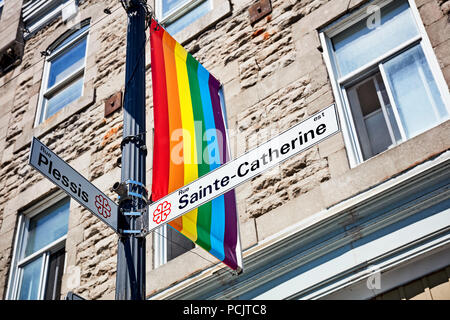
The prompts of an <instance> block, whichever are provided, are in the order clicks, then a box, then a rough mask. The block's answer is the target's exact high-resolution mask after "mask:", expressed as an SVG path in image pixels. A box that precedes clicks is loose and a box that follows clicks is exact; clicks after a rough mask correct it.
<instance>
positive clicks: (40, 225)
mask: <svg viewBox="0 0 450 320" xmlns="http://www.w3.org/2000/svg"><path fill="white" fill-rule="evenodd" d="M69 205H70V202H69V200H67V199H65V200H63V201H60V202H59V203H58V204H56V205H55V206H53V207H51V208H48V209H47V210H45V211H44V212H43V213H41V214H39V215H37V216H35V217H33V218H31V219H30V222H29V225H28V237H27V244H26V249H25V256H28V255H30V254H32V253H33V252H36V251H37V250H39V249H42V248H43V247H45V246H46V245H48V244H50V243H52V242H53V241H55V240H57V239H59V238H61V237H62V236H64V235H65V234H66V233H67V227H68V222H69Z"/></svg>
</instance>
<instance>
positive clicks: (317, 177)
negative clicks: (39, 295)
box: [0, 0, 450, 299]
mask: <svg viewBox="0 0 450 320" xmlns="http://www.w3.org/2000/svg"><path fill="white" fill-rule="evenodd" d="M222 1H228V2H229V4H230V8H231V13H230V14H227V15H226V16H224V17H222V18H220V19H219V20H218V21H216V22H215V23H212V24H211V25H209V26H208V27H207V28H206V29H202V30H201V32H199V33H198V36H196V37H194V38H192V39H190V40H187V41H183V39H179V40H180V41H182V42H183V45H184V46H185V47H186V48H187V49H188V50H189V51H190V52H191V53H192V54H193V55H194V56H195V57H196V58H197V59H198V60H199V61H200V62H201V63H202V64H203V65H204V66H205V67H206V68H207V69H208V70H210V71H211V72H212V73H213V74H214V75H215V76H216V78H218V79H220V81H221V82H222V83H223V85H224V91H225V99H226V105H227V116H228V119H227V122H228V126H229V129H230V132H229V134H230V143H231V149H232V155H233V157H237V156H239V155H241V154H243V153H244V152H246V151H248V150H249V149H251V148H254V147H255V146H257V145H258V144H260V143H262V142H264V141H266V140H268V139H269V138H270V137H273V136H276V135H277V134H279V133H281V132H283V131H284V130H286V129H288V128H289V127H291V126H292V125H294V124H295V123H298V122H299V121H301V120H303V119H305V118H307V117H309V116H311V115H313V114H315V113H316V112H318V111H320V110H321V109H323V108H325V107H327V106H329V105H330V104H332V103H334V97H333V93H332V89H331V83H330V80H329V77H328V72H327V69H326V66H325V62H324V59H323V56H322V52H321V50H322V48H321V45H320V41H319V36H318V32H317V30H318V28H320V27H322V26H324V25H326V24H327V23H330V22H332V21H333V20H335V19H337V18H339V17H340V16H342V15H344V14H345V13H347V12H349V11H350V10H352V9H354V8H357V7H358V6H359V5H361V4H363V3H365V2H366V1H364V0H346V1H342V0H329V1H326V0H301V1H294V0H273V1H272V7H273V10H272V13H271V14H270V15H269V16H267V17H265V18H264V19H262V20H260V21H258V22H256V23H255V24H254V25H252V24H250V20H249V16H248V7H249V6H250V5H251V4H252V3H253V2H254V1H250V0H222ZM416 3H417V6H418V9H419V12H420V15H421V17H422V19H423V21H424V25H425V29H426V30H427V32H428V35H429V38H430V41H431V43H432V46H433V49H434V51H435V53H436V56H437V59H438V61H439V64H440V67H441V69H442V71H443V74H444V77H445V79H446V81H447V83H449V81H450V73H449V72H450V67H449V65H450V61H449V57H450V52H449V51H450V50H449V41H450V32H443V30H448V28H449V10H448V8H449V3H450V1H443V0H417V1H416ZM105 7H108V8H110V10H111V11H112V14H111V15H106V14H104V12H103V9H104V8H105ZM86 18H90V19H91V29H90V35H89V43H88V54H87V61H86V70H85V95H84V96H83V98H81V99H80V100H79V101H77V103H76V104H74V105H72V104H71V105H70V106H68V107H66V108H65V109H64V110H63V111H62V112H60V113H59V114H57V115H55V116H54V117H52V118H50V119H48V120H47V121H46V122H44V124H42V125H40V126H38V127H36V128H34V126H33V124H34V118H35V114H36V109H37V105H38V97H39V91H40V87H41V78H42V72H43V68H44V58H43V57H41V55H40V52H41V51H43V50H45V49H46V47H47V46H48V45H49V44H50V43H51V42H52V41H54V40H55V39H56V38H57V37H58V36H59V35H61V34H62V33H63V32H64V31H66V30H67V29H68V28H69V27H70V24H71V23H72V24H75V23H77V22H80V21H83V20H84V19H86ZM71 23H68V24H65V23H63V22H61V21H60V19H59V20H57V21H55V22H53V23H52V24H50V25H49V26H47V27H46V28H44V29H42V30H41V31H39V32H38V33H37V34H36V35H35V36H34V37H32V38H31V39H29V40H28V41H27V42H26V44H25V52H24V58H23V62H22V64H21V65H20V66H18V67H17V68H15V69H14V70H12V71H10V72H9V73H8V74H6V75H5V76H3V77H1V78H0V106H1V107H0V151H1V153H0V297H1V298H5V293H6V286H7V281H8V276H9V267H10V264H11V258H12V251H13V243H14V237H15V233H16V228H17V222H18V215H19V214H20V212H21V211H22V210H23V209H25V208H27V207H28V206H30V205H31V204H33V203H35V202H36V201H37V200H40V199H43V198H45V196H46V195H48V194H49V193H51V192H54V191H56V188H55V187H54V186H53V185H52V184H51V183H50V182H48V181H47V180H46V179H45V178H43V177H42V176H41V175H40V174H39V173H37V172H36V171H35V170H33V169H32V168H31V167H30V166H29V165H28V164H27V161H28V153H29V148H30V141H31V137H32V136H33V135H35V136H38V137H39V138H40V139H41V140H42V141H43V143H45V144H46V145H48V146H49V147H50V148H51V149H52V150H54V152H55V153H57V154H58V155H60V156H61V157H62V158H63V159H64V160H66V161H68V162H69V163H70V164H71V165H72V166H73V167H74V168H76V169H77V170H78V171H80V172H81V173H82V174H83V175H85V177H86V178H87V179H88V180H90V181H91V182H93V183H94V184H95V185H96V186H97V187H99V188H100V189H101V190H103V191H104V192H105V193H106V194H107V195H109V196H111V198H113V199H115V195H113V194H112V192H111V191H110V190H109V189H110V187H111V186H112V184H113V183H114V182H116V181H119V180H120V168H119V167H118V165H117V163H116V159H117V158H118V157H119V156H120V141H121V135H122V113H121V112H116V113H114V114H113V115H112V116H110V117H107V118H105V117H104V101H105V99H107V98H109V97H110V96H111V95H113V94H115V93H116V92H117V91H119V90H121V91H122V92H123V90H124V77H125V71H124V70H125V50H126V47H125V46H126V15H125V14H124V12H123V9H122V8H121V6H120V4H118V2H117V1H114V0H108V1H104V2H102V3H99V2H98V1H94V0H89V1H84V2H82V4H81V6H80V11H79V14H78V16H77V17H76V18H75V21H73V22H71ZM175 38H177V36H175ZM149 49H150V45H149V43H147V44H146V57H147V74H148V76H147V82H146V84H147V147H148V149H149V156H148V159H147V172H148V175H147V184H148V187H149V188H150V183H151V174H152V167H151V166H152V139H153V135H152V127H153V104H152V91H151V90H152V86H151V69H150V68H151V66H150V62H149V56H150V55H149ZM449 135H450V126H449V124H448V122H446V123H444V124H442V125H440V126H438V127H436V128H434V129H432V130H430V131H429V132H427V133H425V134H423V135H420V136H418V137H416V138H414V139H412V141H409V142H407V143H405V144H403V145H402V146H401V147H400V148H394V149H393V150H390V151H388V152H385V153H383V154H382V155H380V156H377V157H375V158H374V159H372V160H370V161H367V162H366V163H364V164H363V165H361V166H359V167H357V168H353V169H351V168H350V166H349V162H348V159H347V153H346V149H345V145H344V140H343V136H342V134H341V133H340V134H337V135H335V136H333V137H332V138H330V139H328V140H326V141H324V142H322V143H320V144H319V145H317V146H314V147H312V148H310V149H309V150H307V151H306V152H303V153H302V154H300V155H298V156H295V157H293V158H291V159H290V160H288V161H286V162H285V163H283V164H281V165H280V166H278V167H275V168H273V169H272V170H270V171H268V172H266V173H264V174H262V175H261V176H259V177H256V178H254V179H252V180H251V181H249V182H247V183H245V184H244V185H242V186H239V188H238V189H237V192H236V194H237V197H238V201H237V202H238V214H239V219H240V224H241V241H242V247H243V249H244V252H245V250H246V249H248V248H251V247H253V246H256V245H257V244H258V242H259V241H261V240H264V239H267V238H268V237H270V236H272V235H273V234H276V233H277V232H280V231H281V230H283V229H284V228H287V227H289V226H291V225H293V224H295V223H298V222H299V221H301V220H302V219H304V218H306V217H309V216H311V215H312V214H314V213H316V212H318V211H320V210H322V209H324V208H327V207H330V206H332V205H335V204H336V203H339V202H340V201H342V200H344V199H348V198H349V197H351V196H353V195H355V194H357V193H359V192H361V191H363V190H366V189H368V188H370V187H371V186H373V185H376V184H378V183H380V182H382V181H385V180H386V179H388V178H389V177H391V176H393V175H395V174H398V173H400V172H402V171H404V170H407V169H408V168H410V167H411V166H412V165H415V164H418V163H420V162H423V161H426V159H428V158H429V157H431V156H433V155H436V154H439V153H442V152H443V151H445V150H447V149H448V148H450V145H449V143H450V142H449V141H448V139H445V138H443V137H448V136H449ZM430 140H433V141H435V143H432V144H430V143H429V144H426V141H430ZM417 143H419V144H420V145H421V146H422V147H421V148H413V146H414V145H416V144H417ZM405 152H407V153H408V158H407V159H405V155H404V153H405ZM368 173H369V174H368ZM152 241H153V235H152V234H151V235H149V236H148V237H147V251H148V254H147V293H148V294H149V295H151V294H153V293H156V292H158V291H160V290H162V289H164V288H167V287H169V286H171V285H173V284H175V283H178V282H180V281H181V280H183V279H185V278H187V277H190V276H192V275H194V274H196V273H198V272H199V271H201V270H204V269H205V268H206V267H210V266H212V265H213V264H214V263H213V262H212V261H211V258H210V257H209V255H208V254H207V253H205V252H202V250H200V249H199V248H195V249H194V250H193V252H194V253H195V254H193V253H186V254H184V255H182V256H180V257H178V258H176V259H174V260H172V261H170V262H169V263H168V264H167V265H164V266H162V267H160V268H158V269H154V268H153V246H152ZM116 246H117V236H116V235H115V234H114V233H113V232H112V231H111V230H109V229H108V228H107V227H106V226H105V225H104V224H103V223H102V222H101V221H99V220H98V219H97V218H96V217H94V216H93V215H92V214H90V213H89V212H88V211H87V210H85V209H83V208H81V207H80V206H79V205H78V204H77V203H75V202H74V201H72V202H71V215H70V220H69V231H68V236H67V241H66V270H65V273H64V277H63V288H62V294H63V295H65V294H66V293H67V291H69V290H71V291H74V292H75V293H78V294H80V295H82V296H83V297H85V298H87V299H114V289H115V272H116V267H115V265H116V259H117V258H116ZM199 255H200V256H203V257H205V259H201V258H199ZM245 256H246V253H244V257H245Z"/></svg>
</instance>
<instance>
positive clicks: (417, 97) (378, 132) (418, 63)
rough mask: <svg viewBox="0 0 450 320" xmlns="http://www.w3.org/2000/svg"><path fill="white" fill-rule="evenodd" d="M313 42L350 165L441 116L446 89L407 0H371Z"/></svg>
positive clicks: (446, 108) (446, 99)
mask: <svg viewBox="0 0 450 320" xmlns="http://www.w3.org/2000/svg"><path fill="white" fill-rule="evenodd" d="M374 4H375V5H374ZM413 8H414V9H413ZM414 10H416V11H414ZM321 40H322V43H323V45H324V47H326V48H327V50H325V56H326V60H327V65H328V68H329V70H330V71H331V72H330V75H331V78H332V82H333V90H334V92H335V96H336V98H337V100H338V104H340V106H341V108H342V114H343V117H344V120H343V121H342V122H343V127H346V131H347V132H344V137H345V140H346V144H347V146H348V148H347V150H350V151H349V155H350V154H351V155H352V156H350V158H352V159H351V162H352V165H353V166H354V165H356V164H358V163H360V162H362V161H364V160H367V159H369V158H370V157H373V156H375V155H377V154H379V153H381V152H383V151H385V150H387V149H389V148H391V147H393V146H395V145H397V144H399V143H401V142H403V141H406V140H407V139H410V138H412V137H414V136H416V135H418V134H420V133H422V132H424V131H426V130H428V129H430V128H432V127H433V126H436V125H438V124H439V123H442V122H443V121H445V120H446V119H448V118H449V110H450V106H449V94H448V89H447V86H446V84H445V81H444V79H443V76H442V73H441V71H440V69H439V66H438V64H437V61H436V58H435V57H434V54H433V51H432V49H431V44H430V43H429V40H428V39H427V38H426V33H425V30H424V28H423V25H421V22H420V18H418V12H417V9H415V7H414V3H413V2H412V1H406V0H403V1H386V0H385V1H374V2H372V3H370V4H369V5H368V6H367V7H366V10H361V11H360V12H359V13H357V14H356V15H351V16H349V17H344V19H343V21H339V22H338V23H336V24H335V25H333V26H330V27H329V28H328V29H326V30H325V31H324V32H323V33H321ZM338 98H340V99H338Z"/></svg>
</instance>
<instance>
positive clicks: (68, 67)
mask: <svg viewBox="0 0 450 320" xmlns="http://www.w3.org/2000/svg"><path fill="white" fill-rule="evenodd" d="M85 54H86V38H84V39H83V40H82V41H81V42H80V43H78V44H77V45H75V46H74V47H72V48H71V49H69V51H67V52H65V53H64V54H62V55H60V56H58V57H57V58H56V59H54V60H53V61H51V64H50V72H49V76H48V88H51V87H52V86H53V85H54V84H55V83H57V82H59V81H61V80H62V79H64V78H66V77H67V76H69V75H70V74H71V73H73V72H74V71H75V70H77V69H79V68H81V67H82V66H83V64H84V56H85Z"/></svg>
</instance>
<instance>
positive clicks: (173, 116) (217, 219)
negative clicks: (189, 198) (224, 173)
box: [150, 20, 242, 270]
mask: <svg viewBox="0 0 450 320" xmlns="http://www.w3.org/2000/svg"><path fill="white" fill-rule="evenodd" d="M150 45H151V68H152V80H153V82H152V85H153V108H154V109H153V113H154V123H155V136H154V150H153V184H152V200H153V201H156V200H158V199H160V198H162V197H164V196H166V195H167V194H169V193H171V192H173V191H176V190H177V189H179V188H181V187H183V186H184V185H186V184H188V183H190V182H192V181H194V180H196V179H197V178H199V177H201V176H203V175H205V174H207V173H208V172H210V171H212V170H214V169H215V168H217V167H219V166H220V165H221V164H223V163H225V162H227V161H228V160H229V158H230V156H229V150H228V147H227V145H228V142H227V135H226V131H225V117H224V113H223V110H222V106H221V103H220V96H219V91H220V87H221V85H220V83H219V81H217V80H216V79H215V78H214V77H213V76H212V75H211V74H210V73H209V72H208V71H207V70H206V69H205V68H204V67H203V66H202V65H201V64H200V63H199V62H198V61H197V60H196V59H194V58H193V57H192V55H191V54H190V53H188V52H187V51H186V50H185V49H184V48H183V47H182V46H181V45H180V44H179V43H178V42H176V41H175V39H173V38H172V37H171V36H170V34H169V33H168V32H167V31H166V30H164V29H163V28H162V27H161V26H160V25H158V24H157V22H156V21H154V20H152V24H151V26H150ZM169 225H170V226H171V227H173V228H175V229H176V230H178V231H179V232H181V233H182V234H183V235H184V236H186V237H188V238H189V239H191V240H192V241H193V242H195V243H196V244H198V245H199V246H200V247H202V248H203V249H205V250H207V251H208V252H209V253H211V254H212V255H213V256H215V257H216V258H218V259H219V260H221V261H223V263H225V264H226V265H228V266H229V267H230V268H232V269H233V270H242V258H241V248H240V242H239V229H238V228H239V227H238V220H237V211H236V197H235V193H234V190H233V191H230V192H228V193H226V194H224V195H222V196H220V197H217V198H215V199H214V200H212V201H210V202H208V203H206V204H203V205H202V206H200V207H198V208H197V209H195V210H193V211H191V212H189V213H187V214H185V215H183V216H182V217H180V218H177V219H175V220H173V221H171V222H170V223H169Z"/></svg>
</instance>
